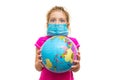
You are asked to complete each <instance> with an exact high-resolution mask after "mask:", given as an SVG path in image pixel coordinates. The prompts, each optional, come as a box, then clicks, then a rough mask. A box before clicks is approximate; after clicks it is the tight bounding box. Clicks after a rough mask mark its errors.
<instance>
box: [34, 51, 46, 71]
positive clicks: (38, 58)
mask: <svg viewBox="0 0 120 80" xmlns="http://www.w3.org/2000/svg"><path fill="white" fill-rule="evenodd" d="M43 67H44V66H43V64H42V60H41V54H40V50H39V49H36V60H35V68H36V70H38V71H41V70H42V68H43Z"/></svg>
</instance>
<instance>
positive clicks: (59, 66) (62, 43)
mask: <svg viewBox="0 0 120 80" xmlns="http://www.w3.org/2000/svg"><path fill="white" fill-rule="evenodd" d="M76 54H77V48H76V46H75V44H74V43H73V42H72V41H71V40H70V39H69V38H67V37H65V36H53V37H51V38H49V39H48V40H46V41H45V43H44V44H43V46H42V48H41V55H42V63H43V65H44V66H45V68H46V69H48V70H49V71H51V72H55V73H63V72H66V71H68V70H70V68H71V66H72V65H73V60H74V59H76Z"/></svg>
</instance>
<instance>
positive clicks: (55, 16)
mask: <svg viewBox="0 0 120 80" xmlns="http://www.w3.org/2000/svg"><path fill="white" fill-rule="evenodd" d="M48 23H51V24H67V20H66V16H65V14H64V13H63V12H62V11H60V10H57V11H53V12H52V13H51V14H50V18H49V22H48Z"/></svg>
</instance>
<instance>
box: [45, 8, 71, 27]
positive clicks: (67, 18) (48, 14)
mask: <svg viewBox="0 0 120 80" xmlns="http://www.w3.org/2000/svg"><path fill="white" fill-rule="evenodd" d="M56 10H60V11H62V12H63V13H64V14H65V16H66V20H67V23H68V25H69V22H70V17H69V13H68V12H67V11H66V10H65V9H64V8H63V7H61V6H55V7H53V8H52V9H51V10H50V11H48V13H47V24H48V22H49V19H50V14H51V13H52V12H53V11H56Z"/></svg>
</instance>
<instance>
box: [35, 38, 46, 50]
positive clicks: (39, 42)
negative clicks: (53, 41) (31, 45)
mask: <svg viewBox="0 0 120 80" xmlns="http://www.w3.org/2000/svg"><path fill="white" fill-rule="evenodd" d="M47 39H48V37H40V38H39V39H38V40H37V41H36V43H35V46H36V48H38V49H40V48H41V46H42V45H43V43H44V42H45V41H46V40H47Z"/></svg>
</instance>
